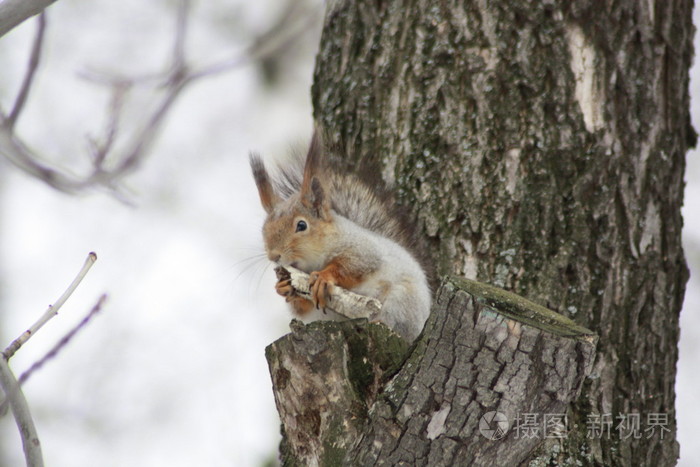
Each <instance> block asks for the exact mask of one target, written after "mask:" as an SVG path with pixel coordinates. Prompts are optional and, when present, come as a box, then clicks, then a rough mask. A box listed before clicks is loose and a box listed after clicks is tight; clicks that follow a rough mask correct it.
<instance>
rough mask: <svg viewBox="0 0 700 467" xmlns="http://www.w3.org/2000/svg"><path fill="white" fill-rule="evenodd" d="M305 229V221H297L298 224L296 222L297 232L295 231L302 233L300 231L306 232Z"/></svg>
mask: <svg viewBox="0 0 700 467" xmlns="http://www.w3.org/2000/svg"><path fill="white" fill-rule="evenodd" d="M306 227H307V225H306V221H299V222H297V230H296V231H297V232H302V231H304V230H306Z"/></svg>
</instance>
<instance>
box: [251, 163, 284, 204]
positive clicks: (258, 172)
mask: <svg viewBox="0 0 700 467" xmlns="http://www.w3.org/2000/svg"><path fill="white" fill-rule="evenodd" d="M250 168H251V169H252V170H253V178H254V179H255V185H257V187H258V194H259V195H260V203H261V204H262V207H263V209H265V212H267V213H268V214H269V213H270V212H272V210H273V209H274V208H275V205H276V204H277V203H278V202H279V197H278V196H277V195H276V194H275V190H273V189H272V182H270V176H269V175H268V173H267V170H266V169H265V164H263V161H262V159H261V158H260V155H259V154H257V153H254V152H251V153H250Z"/></svg>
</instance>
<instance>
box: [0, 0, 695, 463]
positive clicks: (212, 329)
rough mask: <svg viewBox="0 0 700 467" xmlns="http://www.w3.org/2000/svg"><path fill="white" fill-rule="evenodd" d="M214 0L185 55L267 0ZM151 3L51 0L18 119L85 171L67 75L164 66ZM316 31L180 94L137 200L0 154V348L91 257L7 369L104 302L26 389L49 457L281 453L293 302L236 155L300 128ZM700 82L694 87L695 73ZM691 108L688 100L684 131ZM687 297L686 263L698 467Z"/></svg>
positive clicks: (10, 440)
mask: <svg viewBox="0 0 700 467" xmlns="http://www.w3.org/2000/svg"><path fill="white" fill-rule="evenodd" d="M315 1H316V3H317V4H318V3H319V2H320V0H315ZM207 3H208V2H195V4H196V10H195V15H196V20H197V22H196V23H195V26H194V29H193V31H192V34H193V36H192V42H191V51H192V52H194V55H195V57H196V60H195V62H197V63H202V62H207V63H208V62H209V61H210V60H214V59H217V58H221V57H223V56H225V54H226V53H227V52H229V51H231V50H234V51H235V50H240V48H241V47H242V46H243V45H244V44H245V38H246V37H249V35H250V33H251V32H256V31H259V30H261V29H262V28H264V25H265V24H266V23H267V22H268V21H270V20H271V19H272V18H273V16H272V15H271V12H272V11H274V10H275V6H276V5H277V4H278V3H280V2H274V1H273V0H266V1H261V2H244V1H240V0H239V1H237V0H229V1H228V2H227V3H228V5H229V7H228V10H227V8H222V7H221V2H213V3H216V5H217V6H216V7H214V6H212V5H208V4H207ZM252 3H254V5H251V4H252ZM164 4H165V5H171V4H172V2H166V1H151V2H142V1H138V0H123V1H121V2H108V1H106V0H93V1H86V0H61V1H59V2H57V3H56V4H55V5H54V6H52V7H51V8H50V17H49V30H48V37H47V39H48V40H47V50H46V54H45V60H44V61H43V63H42V70H41V72H40V74H39V81H38V83H37V87H36V89H35V92H34V93H33V94H32V100H31V106H30V107H29V108H28V109H27V110H28V112H27V113H26V114H25V115H24V116H23V118H22V120H21V121H20V130H21V132H22V134H23V135H25V136H26V138H27V139H28V140H31V141H32V142H33V144H34V146H35V147H36V148H37V149H38V150H40V151H42V152H43V153H44V154H46V155H47V157H49V158H50V159H51V160H52V161H56V160H57V161H60V162H61V163H62V164H63V165H64V166H67V167H71V168H75V170H84V168H85V164H86V162H85V161H86V157H85V148H86V144H85V136H86V135H87V134H95V133H96V132H98V130H99V129H100V125H101V123H102V122H101V121H100V116H102V115H103V114H104V112H103V111H104V108H105V105H106V95H105V93H104V92H102V90H101V89H100V88H99V87H97V86H94V85H91V84H86V83H85V82H84V81H82V80H80V79H79V78H77V72H78V71H80V70H84V69H86V68H87V67H88V66H91V67H94V68H97V69H113V70H119V71H120V72H129V71H133V72H135V73H140V72H144V71H157V70H159V69H160V67H161V66H162V64H163V63H164V57H165V56H166V54H167V52H168V42H167V39H168V37H169V36H170V34H171V28H172V17H171V16H169V15H168V14H164V13H163V5H164ZM222 11H228V13H227V14H224V15H222V14H221V12H222ZM135 12H138V14H136V13H135ZM197 24H199V27H197V26H196V25H197ZM212 24H214V25H215V27H212V26H211V25H212ZM33 30H34V25H33V24H31V23H28V24H25V25H22V26H21V27H20V28H18V29H17V30H15V31H13V32H12V33H11V34H9V35H8V36H7V37H5V38H3V40H2V41H1V42H0V64H1V65H0V68H2V70H3V73H0V100H1V101H2V103H3V105H4V106H5V108H7V106H8V101H7V99H8V98H9V96H14V93H15V90H16V86H17V83H18V79H19V77H20V76H21V73H22V71H23V69H24V66H25V63H26V57H27V50H28V48H29V41H30V39H31V36H32V33H33ZM126 31H128V32H126ZM316 34H317V32H314V34H311V36H312V37H310V38H309V39H308V40H307V41H306V42H303V43H302V44H299V46H298V47H296V48H295V50H297V54H298V55H297V57H296V61H297V62H298V63H297V66H296V67H294V69H293V70H291V71H290V72H289V73H288V74H287V75H286V76H285V79H284V84H283V85H282V86H281V88H280V89H277V90H276V91H274V92H273V93H272V94H271V93H270V92H269V90H268V89H265V88H264V87H263V86H262V85H261V84H259V83H260V81H261V80H260V77H259V75H258V74H257V73H256V70H255V68H252V67H247V68H240V69H238V70H236V71H233V72H230V73H227V74H225V75H222V76H220V77H218V78H214V79H210V80H207V81H203V82H201V83H199V84H195V86H194V87H193V88H191V89H190V90H189V91H188V92H186V94H185V95H184V97H183V99H182V100H181V101H180V102H178V104H177V106H176V108H175V109H174V112H172V114H171V116H170V118H169V119H168V122H167V125H166V128H165V130H164V131H163V133H162V134H161V137H160V138H159V139H158V142H157V145H156V146H155V147H154V150H153V153H152V156H151V157H150V159H149V160H148V162H147V163H146V164H145V166H144V167H143V168H142V169H141V170H140V171H139V172H138V173H137V174H135V175H134V176H132V177H130V178H129V179H128V183H127V187H128V188H129V189H130V193H131V199H132V201H133V202H134V203H135V205H136V207H128V206H126V205H124V204H121V203H119V202H118V201H116V200H115V199H114V198H112V197H110V196H109V195H107V194H103V193H93V194H89V195H86V196H80V197H70V196H65V195H61V194H58V193H57V192H55V191H53V190H51V189H50V188H48V187H46V186H45V185H43V184H42V183H41V182H38V181H36V180H33V179H30V178H28V177H26V176H24V175H23V174H20V173H18V172H17V171H16V170H14V169H8V166H7V165H4V166H3V167H2V169H1V170H0V226H1V227H2V228H1V229H0V259H1V261H0V277H1V278H2V279H3V281H2V283H0V299H1V300H2V302H1V303H2V317H3V322H2V327H1V329H0V330H1V331H2V335H0V342H9V341H10V340H11V339H12V338H14V337H15V336H16V335H18V334H19V333H21V332H22V331H23V330H24V329H25V328H26V327H27V326H28V325H29V324H30V323H31V322H33V321H34V320H35V319H36V318H37V317H38V316H39V315H40V314H41V313H42V312H43V311H44V309H45V308H46V306H47V305H48V304H49V303H51V302H53V301H55V300H56V298H57V297H58V296H59V295H60V294H61V292H62V291H63V290H64V289H65V287H66V286H67V285H68V283H69V282H70V280H71V279H72V278H73V276H74V274H75V273H76V272H77V271H78V269H79V268H80V266H81V264H82V262H83V260H84V258H85V256H86V255H87V253H88V252H89V251H93V250H94V251H96V252H97V254H98V257H99V259H98V261H97V263H96V265H95V266H94V268H93V270H92V271H91V272H90V274H89V275H88V277H87V279H86V280H85V281H84V283H83V284H82V285H81V286H80V288H79V289H78V291H77V292H76V294H75V295H74V296H73V297H72V298H71V299H70V301H69V302H68V303H67V304H66V305H65V307H64V308H63V310H62V311H61V313H60V315H59V316H58V317H57V318H55V319H54V320H52V321H51V322H50V323H49V324H48V325H47V326H46V328H45V329H44V330H42V331H41V333H40V334H38V335H37V337H35V338H34V339H32V340H31V341H30V343H29V344H27V346H26V347H25V348H23V349H22V350H21V351H20V352H19V353H18V354H17V356H16V357H14V358H13V360H12V366H13V368H14V369H15V371H16V372H18V373H19V372H21V371H22V370H23V369H25V368H27V367H28V366H29V365H30V364H31V363H32V362H33V361H35V360H36V359H37V358H38V357H39V356H41V355H43V353H44V352H45V351H46V350H47V349H48V348H49V347H51V346H52V345H53V344H54V343H55V342H56V341H57V340H58V339H59V338H60V337H61V336H62V335H63V334H64V333H65V332H66V331H67V330H68V329H69V328H71V327H72V326H74V325H75V324H76V323H77V322H78V321H79V320H80V319H81V318H82V317H83V315H84V314H85V313H86V312H87V311H88V310H89V309H90V308H91V306H92V304H93V303H94V302H95V301H96V300H97V298H98V297H99V295H100V294H101V293H103V292H107V293H108V294H109V296H110V298H109V301H108V303H107V304H106V306H105V307H104V310H103V312H102V313H101V315H99V316H98V317H96V318H95V319H94V321H93V322H92V323H91V324H90V325H89V328H88V329H85V330H84V331H83V332H82V333H81V334H80V335H78V337H77V338H76V339H75V340H74V341H73V342H72V343H71V344H70V346H69V347H68V348H66V349H65V350H64V352H63V353H62V354H61V355H60V357H59V358H58V359H56V360H53V361H52V362H51V363H50V364H49V365H47V366H46V367H45V368H44V369H42V370H41V372H39V373H38V374H36V375H35V376H34V377H33V378H32V379H31V380H30V381H29V382H28V383H27V384H26V386H25V393H26V396H27V397H28V399H29V401H30V404H31V407H32V409H33V413H34V415H35V420H36V422H37V425H38V430H39V435H40V438H41V440H42V443H43V451H44V457H45V459H46V460H48V461H49V463H50V465H52V466H57V467H63V466H65V467H81V466H85V467H88V466H89V467H92V466H94V465H95V459H99V464H100V465H102V466H106V467H109V466H124V465H130V466H173V467H177V466H188V467H189V466H191V465H207V466H219V465H221V466H224V465H256V464H260V463H261V462H262V461H264V460H267V459H270V458H274V457H275V456H276V452H277V442H278V439H279V436H278V433H279V422H278V419H277V413H276V410H275V407H274V402H273V397H272V393H271V390H270V382H269V375H268V372H267V364H266V362H265V358H264V348H265V346H266V345H268V344H269V343H271V342H272V341H273V340H274V339H275V338H277V337H279V336H281V335H282V334H284V333H285V332H286V330H287V323H288V321H289V315H288V313H287V310H286V309H285V307H284V303H283V301H282V300H279V299H278V297H277V296H275V294H274V293H271V290H272V285H271V284H273V283H274V278H273V274H272V272H271V270H270V267H269V266H268V265H267V262H266V261H265V260H263V259H260V258H258V259H256V255H259V254H261V253H262V252H263V250H262V243H261V238H260V233H259V229H260V226H261V224H262V220H263V212H262V209H261V208H260V207H259V204H258V200H257V192H256V190H255V187H254V185H253V182H252V179H251V177H250V175H249V169H248V165H247V153H248V151H249V150H251V149H254V150H258V151H260V152H262V153H263V154H265V155H268V156H275V155H279V154H283V153H285V152H286V151H287V148H288V145H289V144H292V143H298V142H303V141H304V140H306V139H307V138H308V136H309V135H310V132H311V106H310V97H309V87H310V84H311V73H312V66H313V57H314V54H315V52H316V49H315V46H314V44H315V43H316V42H317V38H315V37H313V36H315V35H316ZM231 44H236V45H235V46H234V47H231ZM694 73H695V74H697V70H696V69H694ZM693 94H694V95H696V96H697V95H700V84H699V83H698V82H697V80H696V81H694V82H693ZM699 112H700V104H698V102H697V99H696V100H693V118H694V122H695V125H696V126H700V113H699ZM130 116H131V117H133V118H135V119H137V118H138V117H139V113H138V112H134V113H132V114H131V115H130ZM697 158H698V156H697V154H696V152H693V153H690V154H689V156H688V162H689V168H688V172H687V177H686V178H687V182H688V185H687V189H686V207H685V209H684V215H685V219H686V220H685V222H686V227H685V240H686V243H687V245H688V259H689V261H690V267H691V270H692V271H693V272H694V271H697V270H699V269H698V268H700V248H699V247H700V203H697V202H695V203H693V201H694V200H697V199H700V163H698V161H697ZM691 247H692V248H691ZM699 290H700V286H699V282H698V279H697V278H696V277H695V276H694V275H693V277H691V281H690V282H689V284H688V293H687V297H686V304H685V308H684V311H683V314H682V317H681V319H682V324H681V326H682V335H681V344H680V347H681V360H680V362H679V366H678V384H677V392H678V412H679V414H678V416H679V438H680V443H681V454H682V457H681V462H680V464H679V465H681V466H694V465H700V445H698V443H697V442H695V440H694V436H693V434H694V433H698V432H700V419H699V418H700V417H694V415H698V411H697V410H696V409H695V408H696V407H698V406H700V395H699V394H700V391H698V390H697V388H698V386H699V384H700V376H699V375H698V372H697V365H698V363H697V362H698V361H699V360H700V347H699V346H698V342H700V320H699V319H698V317H697V313H695V311H696V310H698V307H699V306H700V292H699ZM691 310H692V311H691ZM0 442H1V443H2V446H3V450H4V451H6V452H8V453H9V456H10V457H9V458H8V459H5V463H6V464H7V465H21V463H22V461H21V459H22V457H21V456H22V453H21V449H20V444H19V437H18V435H17V434H16V427H15V426H14V423H13V422H12V420H11V418H10V417H4V418H3V419H2V420H0ZM105 453H108V456H105ZM2 464H3V460H2V459H0V465H2Z"/></svg>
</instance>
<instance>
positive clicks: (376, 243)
mask: <svg viewBox="0 0 700 467" xmlns="http://www.w3.org/2000/svg"><path fill="white" fill-rule="evenodd" d="M323 153H324V148H323V144H322V143H321V141H320V138H319V137H318V136H317V135H316V134H315V135H314V137H313V139H312V142H311V145H310V147H309V150H308V153H307V155H306V158H305V160H301V158H297V160H293V161H292V162H291V163H288V164H287V165H282V166H280V167H278V169H279V170H278V171H277V173H276V176H275V177H274V178H273V177H271V176H270V174H269V173H268V171H267V169H266V168H265V165H264V163H263V161H262V159H261V158H260V156H258V155H257V154H254V153H251V155H250V166H251V168H252V171H253V176H254V178H255V183H256V185H257V188H258V194H259V195H260V202H261V204H262V206H263V208H264V209H265V211H266V212H267V219H266V220H265V223H264V226H263V239H264V243H265V250H266V252H267V256H268V258H269V259H270V261H272V262H274V263H276V264H278V265H279V266H282V267H285V266H291V267H294V268H297V269H299V270H301V271H304V272H306V273H308V274H309V276H310V278H309V285H310V288H311V300H309V299H307V298H304V297H301V296H299V295H297V294H296V293H295V291H294V289H293V288H292V286H291V283H290V281H289V280H288V279H284V278H282V279H280V280H278V282H277V284H276V285H275V289H276V291H277V293H278V294H280V295H282V296H284V297H285V298H286V300H287V302H289V304H290V305H291V307H292V310H293V312H294V313H295V314H296V315H298V316H300V317H308V316H309V315H310V314H311V312H312V310H313V309H314V308H317V309H319V308H320V309H324V308H325V307H326V305H327V303H328V301H329V300H330V293H331V292H332V291H333V288H334V287H335V286H338V287H342V288H344V289H347V290H350V291H352V292H355V293H357V294H360V295H365V296H368V297H372V298H376V299H377V300H379V301H380V302H381V304H382V309H381V312H380V313H379V315H378V316H377V317H376V320H377V321H380V322H382V323H384V324H386V325H387V326H389V327H390V328H392V329H393V330H394V331H396V332H397V333H398V334H399V335H400V336H401V337H403V338H404V339H406V340H407V341H409V342H411V341H413V340H415V338H416V337H418V335H419V334H420V332H421V331H422V329H423V326H424V324H425V321H426V320H427V319H428V315H429V313H430V304H431V292H430V287H429V285H428V280H427V278H426V274H425V272H424V270H423V268H422V267H421V265H420V263H419V262H418V261H417V260H416V258H415V256H414V254H412V253H411V252H410V251H409V249H408V247H406V246H402V244H408V243H409V242H407V241H406V236H405V232H404V230H405V229H404V228H403V227H402V226H401V223H400V222H399V220H398V219H397V218H396V216H395V215H393V214H392V209H391V208H390V206H389V204H388V203H387V202H386V201H384V200H382V199H381V198H380V197H379V196H377V194H376V193H375V192H374V191H373V190H372V189H371V188H370V186H369V185H368V184H367V183H364V182H363V181H362V180H361V179H360V178H359V177H358V176H356V175H354V174H350V173H340V172H338V171H336V170H332V169H331V168H329V167H327V166H326V164H325V161H324V158H323V156H324V154H323Z"/></svg>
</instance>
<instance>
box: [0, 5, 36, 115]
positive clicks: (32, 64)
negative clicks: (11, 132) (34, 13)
mask: <svg viewBox="0 0 700 467" xmlns="http://www.w3.org/2000/svg"><path fill="white" fill-rule="evenodd" d="M45 30H46V12H44V11H42V12H41V13H40V14H39V16H38V17H37V29H36V35H35V36H34V42H33V44H32V52H31V55H30V56H29V64H28V65H27V72H26V73H25V74H24V79H23V80H22V86H21V87H20V89H19V93H18V94H17V98H16V99H15V104H14V105H13V106H12V111H11V112H10V115H9V116H8V117H7V120H6V122H5V124H6V125H7V126H8V127H9V128H14V126H15V124H16V123H17V118H18V117H19V114H20V113H21V112H22V109H23V108H24V104H25V103H26V102H27V96H29V90H30V89H31V88H32V83H33V82H34V75H35V74H36V70H37V69H38V68H39V60H40V59H41V50H42V48H43V45H44V31H45Z"/></svg>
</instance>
